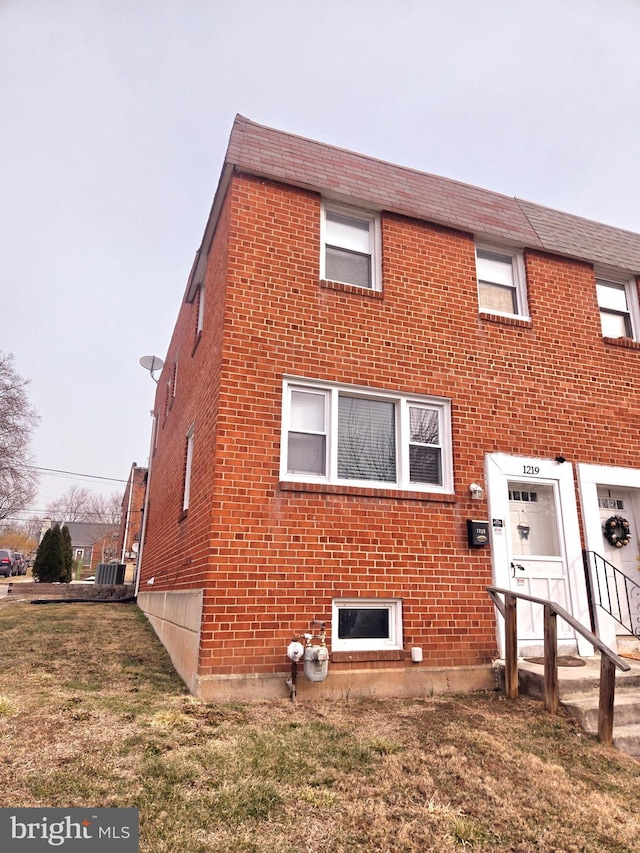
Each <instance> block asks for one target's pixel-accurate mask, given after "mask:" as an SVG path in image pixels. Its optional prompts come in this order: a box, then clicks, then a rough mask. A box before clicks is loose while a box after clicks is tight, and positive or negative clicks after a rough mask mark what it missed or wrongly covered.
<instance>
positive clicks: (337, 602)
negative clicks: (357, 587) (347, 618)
mask: <svg viewBox="0 0 640 853" xmlns="http://www.w3.org/2000/svg"><path fill="white" fill-rule="evenodd" d="M347 608H349V609H355V610H385V609H386V610H388V611H389V636H388V638H387V639H381V638H375V637H369V638H362V639H358V640H345V639H341V638H340V637H339V636H338V613H339V611H340V610H341V609H347ZM402 648H403V645H402V599H401V598H334V599H333V602H332V616H331V650H332V651H334V652H346V651H354V652H355V651H385V650H391V651H394V650H395V651H398V650H402Z"/></svg>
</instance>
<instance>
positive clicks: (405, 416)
mask: <svg viewBox="0 0 640 853" xmlns="http://www.w3.org/2000/svg"><path fill="white" fill-rule="evenodd" d="M307 389H308V390H315V391H320V392H323V393H324V394H325V395H326V405H327V408H328V411H327V412H325V423H326V427H327V432H326V466H325V470H326V474H323V475H314V474H309V473H296V472H291V471H289V470H288V459H287V452H288V444H289V424H290V423H291V391H292V390H302V391H304V390H307ZM340 395H343V396H353V397H357V398H361V399H369V400H380V401H383V402H389V403H393V404H394V406H395V448H396V478H395V480H355V479H344V478H343V479H341V478H340V477H339V476H338V441H337V436H338V402H339V398H340ZM412 405H415V406H417V407H425V408H429V409H431V410H433V411H436V412H437V413H438V422H439V444H438V445H435V444H434V445H433V446H434V447H438V449H439V450H440V466H441V478H442V483H441V484H437V483H420V482H413V481H411V479H410V470H409V409H410V407H411V406H412ZM280 479H281V480H288V481H292V482H303V483H328V484H334V485H346V486H360V487H363V488H369V489H371V488H373V489H397V490H402V491H419V492H429V493H438V494H453V491H454V483H453V449H452V436H451V400H449V399H448V398H444V397H427V396H424V395H417V394H416V395H413V394H412V395H409V394H401V393H398V392H393V391H381V390H378V389H373V388H367V387H363V386H356V385H343V384H339V383H335V382H320V381H318V380H314V379H305V378H298V377H293V376H286V377H285V378H284V379H283V383H282V425H281V441H280Z"/></svg>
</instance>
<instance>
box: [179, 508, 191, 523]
mask: <svg viewBox="0 0 640 853" xmlns="http://www.w3.org/2000/svg"><path fill="white" fill-rule="evenodd" d="M188 517H189V510H188V509H183V510H180V513H179V515H178V524H180V522H181V521H184V520H185V518H188Z"/></svg>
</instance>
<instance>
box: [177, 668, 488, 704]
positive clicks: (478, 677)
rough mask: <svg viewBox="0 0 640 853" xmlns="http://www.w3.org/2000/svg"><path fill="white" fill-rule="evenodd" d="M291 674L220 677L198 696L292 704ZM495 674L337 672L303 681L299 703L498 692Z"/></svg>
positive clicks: (199, 687) (203, 682) (202, 682)
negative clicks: (276, 700) (289, 686)
mask: <svg viewBox="0 0 640 853" xmlns="http://www.w3.org/2000/svg"><path fill="white" fill-rule="evenodd" d="M288 677H289V674H288V673H281V674H269V675H262V674H259V675H246V674H245V675H216V676H204V677H202V678H197V679H196V689H195V690H194V691H193V692H194V693H195V694H196V696H198V697H199V698H201V699H203V700H204V701H205V702H257V701H265V700H272V699H283V698H284V699H287V698H289V688H288V687H287V685H286V683H285V682H286V680H287V678H288ZM495 688H496V673H495V670H494V668H493V666H491V665H490V664H487V665H486V666H468V667H462V666H461V667H434V668H425V667H401V668H398V669H384V670H381V669H358V670H353V669H352V670H349V671H348V672H347V671H336V670H334V671H333V672H332V670H331V664H329V675H328V676H327V678H326V680H325V681H322V682H314V683H312V682H310V681H307V680H306V678H305V677H304V675H302V672H300V673H299V675H298V682H297V699H298V701H303V700H304V699H338V700H343V701H344V700H347V699H355V698H371V699H405V698H406V699H416V698H420V697H426V696H434V695H437V694H442V693H468V692H470V691H471V690H494V689H495Z"/></svg>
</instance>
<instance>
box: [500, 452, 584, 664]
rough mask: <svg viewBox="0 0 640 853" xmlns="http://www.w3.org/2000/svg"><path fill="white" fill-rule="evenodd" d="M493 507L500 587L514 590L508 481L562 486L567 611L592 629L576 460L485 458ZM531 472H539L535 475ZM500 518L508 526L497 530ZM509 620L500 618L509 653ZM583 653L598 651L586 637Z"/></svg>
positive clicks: (580, 642) (580, 647) (560, 510)
mask: <svg viewBox="0 0 640 853" xmlns="http://www.w3.org/2000/svg"><path fill="white" fill-rule="evenodd" d="M485 467H486V481H487V491H488V503H489V526H490V529H491V559H492V562H493V581H494V584H495V586H498V587H501V588H503V589H510V588H511V586H512V578H511V574H510V560H509V544H508V536H509V524H508V518H509V514H508V510H509V495H508V489H507V481H508V480H519V481H526V482H539V483H541V484H551V485H554V484H556V488H557V490H558V499H559V500H558V503H559V507H558V513H559V517H558V521H559V528H560V530H559V535H560V539H561V542H560V545H561V550H562V554H563V557H564V559H565V561H566V596H567V601H566V609H567V610H568V611H569V613H571V615H572V616H574V617H575V618H576V619H577V620H578V621H579V622H580V623H581V624H582V625H584V627H585V628H587V629H588V630H591V620H590V617H589V602H588V598H587V588H586V582H585V577H584V564H583V560H582V548H581V540H580V525H579V521H578V510H577V504H576V493H575V486H574V480H573V466H572V465H571V463H570V462H564V463H559V462H556V461H555V460H553V459H548V458H547V459H544V458H540V459H539V458H537V457H528V456H512V455H509V454H505V453H489V454H487V456H486V460H485ZM531 471H535V472H536V473H535V474H532V473H531ZM494 520H495V521H500V520H502V522H503V527H502V533H500V532H499V531H500V529H501V528H500V527H498V526H494ZM503 623H504V620H502V619H498V643H499V648H500V653H501V654H503V652H504V624H503ZM576 640H577V644H578V650H579V652H580V654H586V655H588V654H592V652H593V648H592V646H591V645H590V644H589V643H587V641H586V640H584V638H582V637H581V636H578V637H577V638H576Z"/></svg>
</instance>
